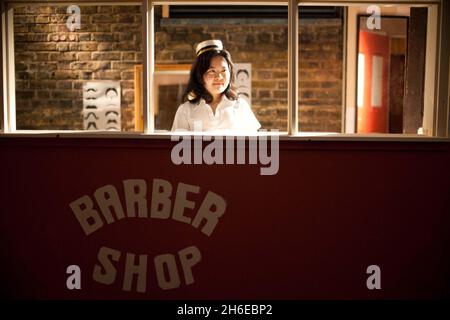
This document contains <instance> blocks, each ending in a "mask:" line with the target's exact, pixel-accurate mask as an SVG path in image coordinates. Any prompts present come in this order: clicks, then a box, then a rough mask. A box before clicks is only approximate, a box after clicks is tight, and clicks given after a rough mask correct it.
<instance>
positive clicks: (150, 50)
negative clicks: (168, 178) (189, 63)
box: [143, 0, 155, 134]
mask: <svg viewBox="0 0 450 320" xmlns="http://www.w3.org/2000/svg"><path fill="white" fill-rule="evenodd" d="M144 2H145V8H144V14H145V20H144V21H145V22H146V26H145V31H144V37H145V39H144V44H145V45H144V48H145V59H144V77H143V79H144V84H145V90H144V99H143V101H144V112H143V113H144V114H143V116H144V133H147V134H151V133H154V132H155V106H154V105H153V94H154V93H153V83H154V73H155V37H154V23H155V16H154V14H155V5H154V1H151V0H145V1H144Z"/></svg>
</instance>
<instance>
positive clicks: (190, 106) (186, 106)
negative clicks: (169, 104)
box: [178, 101, 198, 112]
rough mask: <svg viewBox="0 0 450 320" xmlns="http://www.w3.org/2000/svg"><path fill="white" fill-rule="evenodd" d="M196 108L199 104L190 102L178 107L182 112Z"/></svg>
mask: <svg viewBox="0 0 450 320" xmlns="http://www.w3.org/2000/svg"><path fill="white" fill-rule="evenodd" d="M196 106H198V104H197V103H192V102H190V101H186V102H183V103H182V104H180V105H179V106H178V110H179V111H180V112H188V111H189V110H191V109H193V108H195V107H196Z"/></svg>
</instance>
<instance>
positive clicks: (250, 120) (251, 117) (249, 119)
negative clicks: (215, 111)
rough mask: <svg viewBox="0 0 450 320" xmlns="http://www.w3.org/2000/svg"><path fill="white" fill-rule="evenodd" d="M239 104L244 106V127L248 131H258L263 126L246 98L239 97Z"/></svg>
mask: <svg viewBox="0 0 450 320" xmlns="http://www.w3.org/2000/svg"><path fill="white" fill-rule="evenodd" d="M239 104H240V107H241V108H242V113H241V114H242V129H243V130H246V131H257V130H258V129H259V128H261V124H260V123H259V121H258V119H257V118H256V117H255V114H254V113H253V111H252V108H251V107H250V106H249V104H248V103H247V101H246V100H245V99H242V98H239Z"/></svg>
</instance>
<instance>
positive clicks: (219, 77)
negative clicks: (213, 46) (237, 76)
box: [203, 56, 230, 98]
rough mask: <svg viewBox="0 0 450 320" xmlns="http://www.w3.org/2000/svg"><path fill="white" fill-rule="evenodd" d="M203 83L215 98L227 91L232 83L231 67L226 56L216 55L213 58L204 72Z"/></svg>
mask: <svg viewBox="0 0 450 320" xmlns="http://www.w3.org/2000/svg"><path fill="white" fill-rule="evenodd" d="M203 83H204V85H205V88H206V90H208V92H209V93H210V94H211V95H212V96H213V97H214V98H217V97H218V95H221V94H222V93H223V92H224V91H225V89H226V88H227V87H228V85H229V84H230V69H229V68H228V63H227V61H226V60H225V58H224V57H222V56H215V57H214V58H212V59H211V62H210V64H209V69H208V70H207V71H206V72H205V73H204V74H203Z"/></svg>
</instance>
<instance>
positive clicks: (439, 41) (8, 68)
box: [1, 0, 450, 141]
mask: <svg viewBox="0 0 450 320" xmlns="http://www.w3.org/2000/svg"><path fill="white" fill-rule="evenodd" d="M13 3H20V4H24V3H28V4H49V5H50V4H64V3H73V1H68V0H59V1H58V0H57V1H48V2H46V1H37V0H36V1H27V2H23V1H7V2H6V3H5V2H2V3H1V5H2V13H1V14H2V15H1V26H2V29H1V31H2V41H1V45H2V50H1V54H2V59H1V61H2V71H3V78H2V93H3V94H2V97H1V98H2V101H1V102H2V106H3V108H2V112H3V114H2V116H3V133H4V134H11V133H21V132H22V130H16V128H15V101H14V96H15V79H14V48H13V45H11V43H12V44H13V43H14V40H13V39H14V38H13V36H14V35H13V25H12V17H13V11H12V9H11V8H10V7H9V6H8V5H9V4H13ZM77 3H78V4H80V5H83V4H86V5H87V4H89V5H91V4H92V5H101V4H105V5H113V4H114V5H124V4H134V5H142V6H143V8H144V10H143V29H144V30H143V39H144V41H143V48H144V53H145V55H144V57H145V58H144V61H143V65H144V68H143V70H144V77H143V81H144V86H143V100H142V101H143V102H144V110H143V117H144V135H148V136H158V137H161V136H164V135H165V136H167V137H170V133H168V134H160V133H155V123H154V106H153V101H152V97H153V82H154V80H153V78H154V74H155V58H154V56H155V51H154V8H155V6H156V5H180V4H184V5H188V4H192V5H195V4H203V5H283V6H286V5H287V6H288V117H287V121H288V126H287V127H288V132H287V134H284V135H283V138H285V139H288V140H289V139H296V138H298V137H299V136H303V137H304V136H305V134H299V132H298V99H299V98H298V49H299V43H298V34H299V29H298V26H299V21H298V10H299V6H300V5H302V6H303V5H324V6H326V5H329V6H352V5H367V4H380V5H385V4H392V5H436V6H435V7H434V8H435V9H433V10H429V19H428V24H429V26H428V30H427V32H428V35H430V34H431V33H432V32H433V31H434V32H435V33H436V37H431V36H428V37H427V61H426V65H427V68H428V69H427V71H426V77H427V78H426V81H428V84H427V86H426V88H425V92H424V96H425V97H426V98H425V99H426V101H425V104H426V107H425V108H424V109H425V115H424V127H425V129H426V132H425V133H426V134H427V136H415V137H413V139H414V138H415V139H417V138H420V139H419V140H421V141H423V140H426V139H424V138H428V140H430V139H429V138H433V139H432V140H442V139H444V140H447V139H448V138H449V137H450V128H449V127H450V105H449V99H450V97H449V94H450V92H449V91H450V81H449V80H450V79H449V78H450V75H449V73H448V72H447V70H449V68H450V65H449V64H450V63H449V51H450V44H449V41H448V39H449V38H450V37H449V34H450V3H449V1H445V0H420V1H412V0H396V1H391V0H381V1H364V0H362V1H361V0H359V1H358V0H347V1H343V0H324V1H318V0H312V1H304V2H301V1H298V0H272V1H260V0H245V1H236V0H230V1H211V0H190V1H185V0H182V1H179V0H159V1H152V0H143V1H131V0H130V1H120V2H116V1H102V2H96V1H89V0H79V1H77ZM5 9H7V10H5ZM351 19H353V18H352V17H351V16H349V15H348V14H346V16H345V18H344V44H346V45H345V46H344V72H343V73H344V76H343V77H344V79H343V80H344V81H343V110H342V114H343V121H342V127H343V134H341V135H337V136H327V135H326V134H321V133H314V134H313V135H312V136H314V137H315V138H317V137H319V139H322V140H335V139H336V138H337V139H338V140H341V139H343V140H348V138H350V140H366V139H369V140H388V141H391V140H404V139H409V140H410V138H411V136H407V135H403V134H384V135H380V134H373V135H361V134H355V135H349V134H347V133H352V131H351V130H349V126H348V125H347V124H346V121H345V120H346V119H347V117H348V116H349V115H351V107H352V105H353V107H355V103H356V98H355V97H356V91H355V81H356V73H355V70H352V67H351V66H352V63H353V65H354V62H355V61H351V59H352V58H351V56H352V55H354V52H356V51H352V47H351V46H352V45H353V46H354V44H352V41H349V37H350V36H349V35H352V37H355V35H356V32H353V31H356V30H353V28H356V25H354V24H353V23H352V22H351V21H352V20H351ZM432 53H433V54H432ZM353 59H356V56H355V57H354V58H353ZM425 93H426V94H425ZM430 105H431V107H429V106H430ZM427 106H428V107H427ZM348 107H350V108H348ZM35 131H36V133H42V131H41V130H35ZM59 132H60V133H67V134H69V135H70V133H68V132H67V131H59ZM81 133H82V134H84V135H89V134H91V133H88V132H86V131H82V132H81ZM127 135H128V136H130V135H131V136H139V135H142V134H141V133H138V132H130V133H127ZM306 135H307V134H306ZM95 136H96V137H98V135H97V134H96V135H95ZM104 136H117V133H116V134H112V133H111V134H105V135H104ZM308 139H309V138H308Z"/></svg>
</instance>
